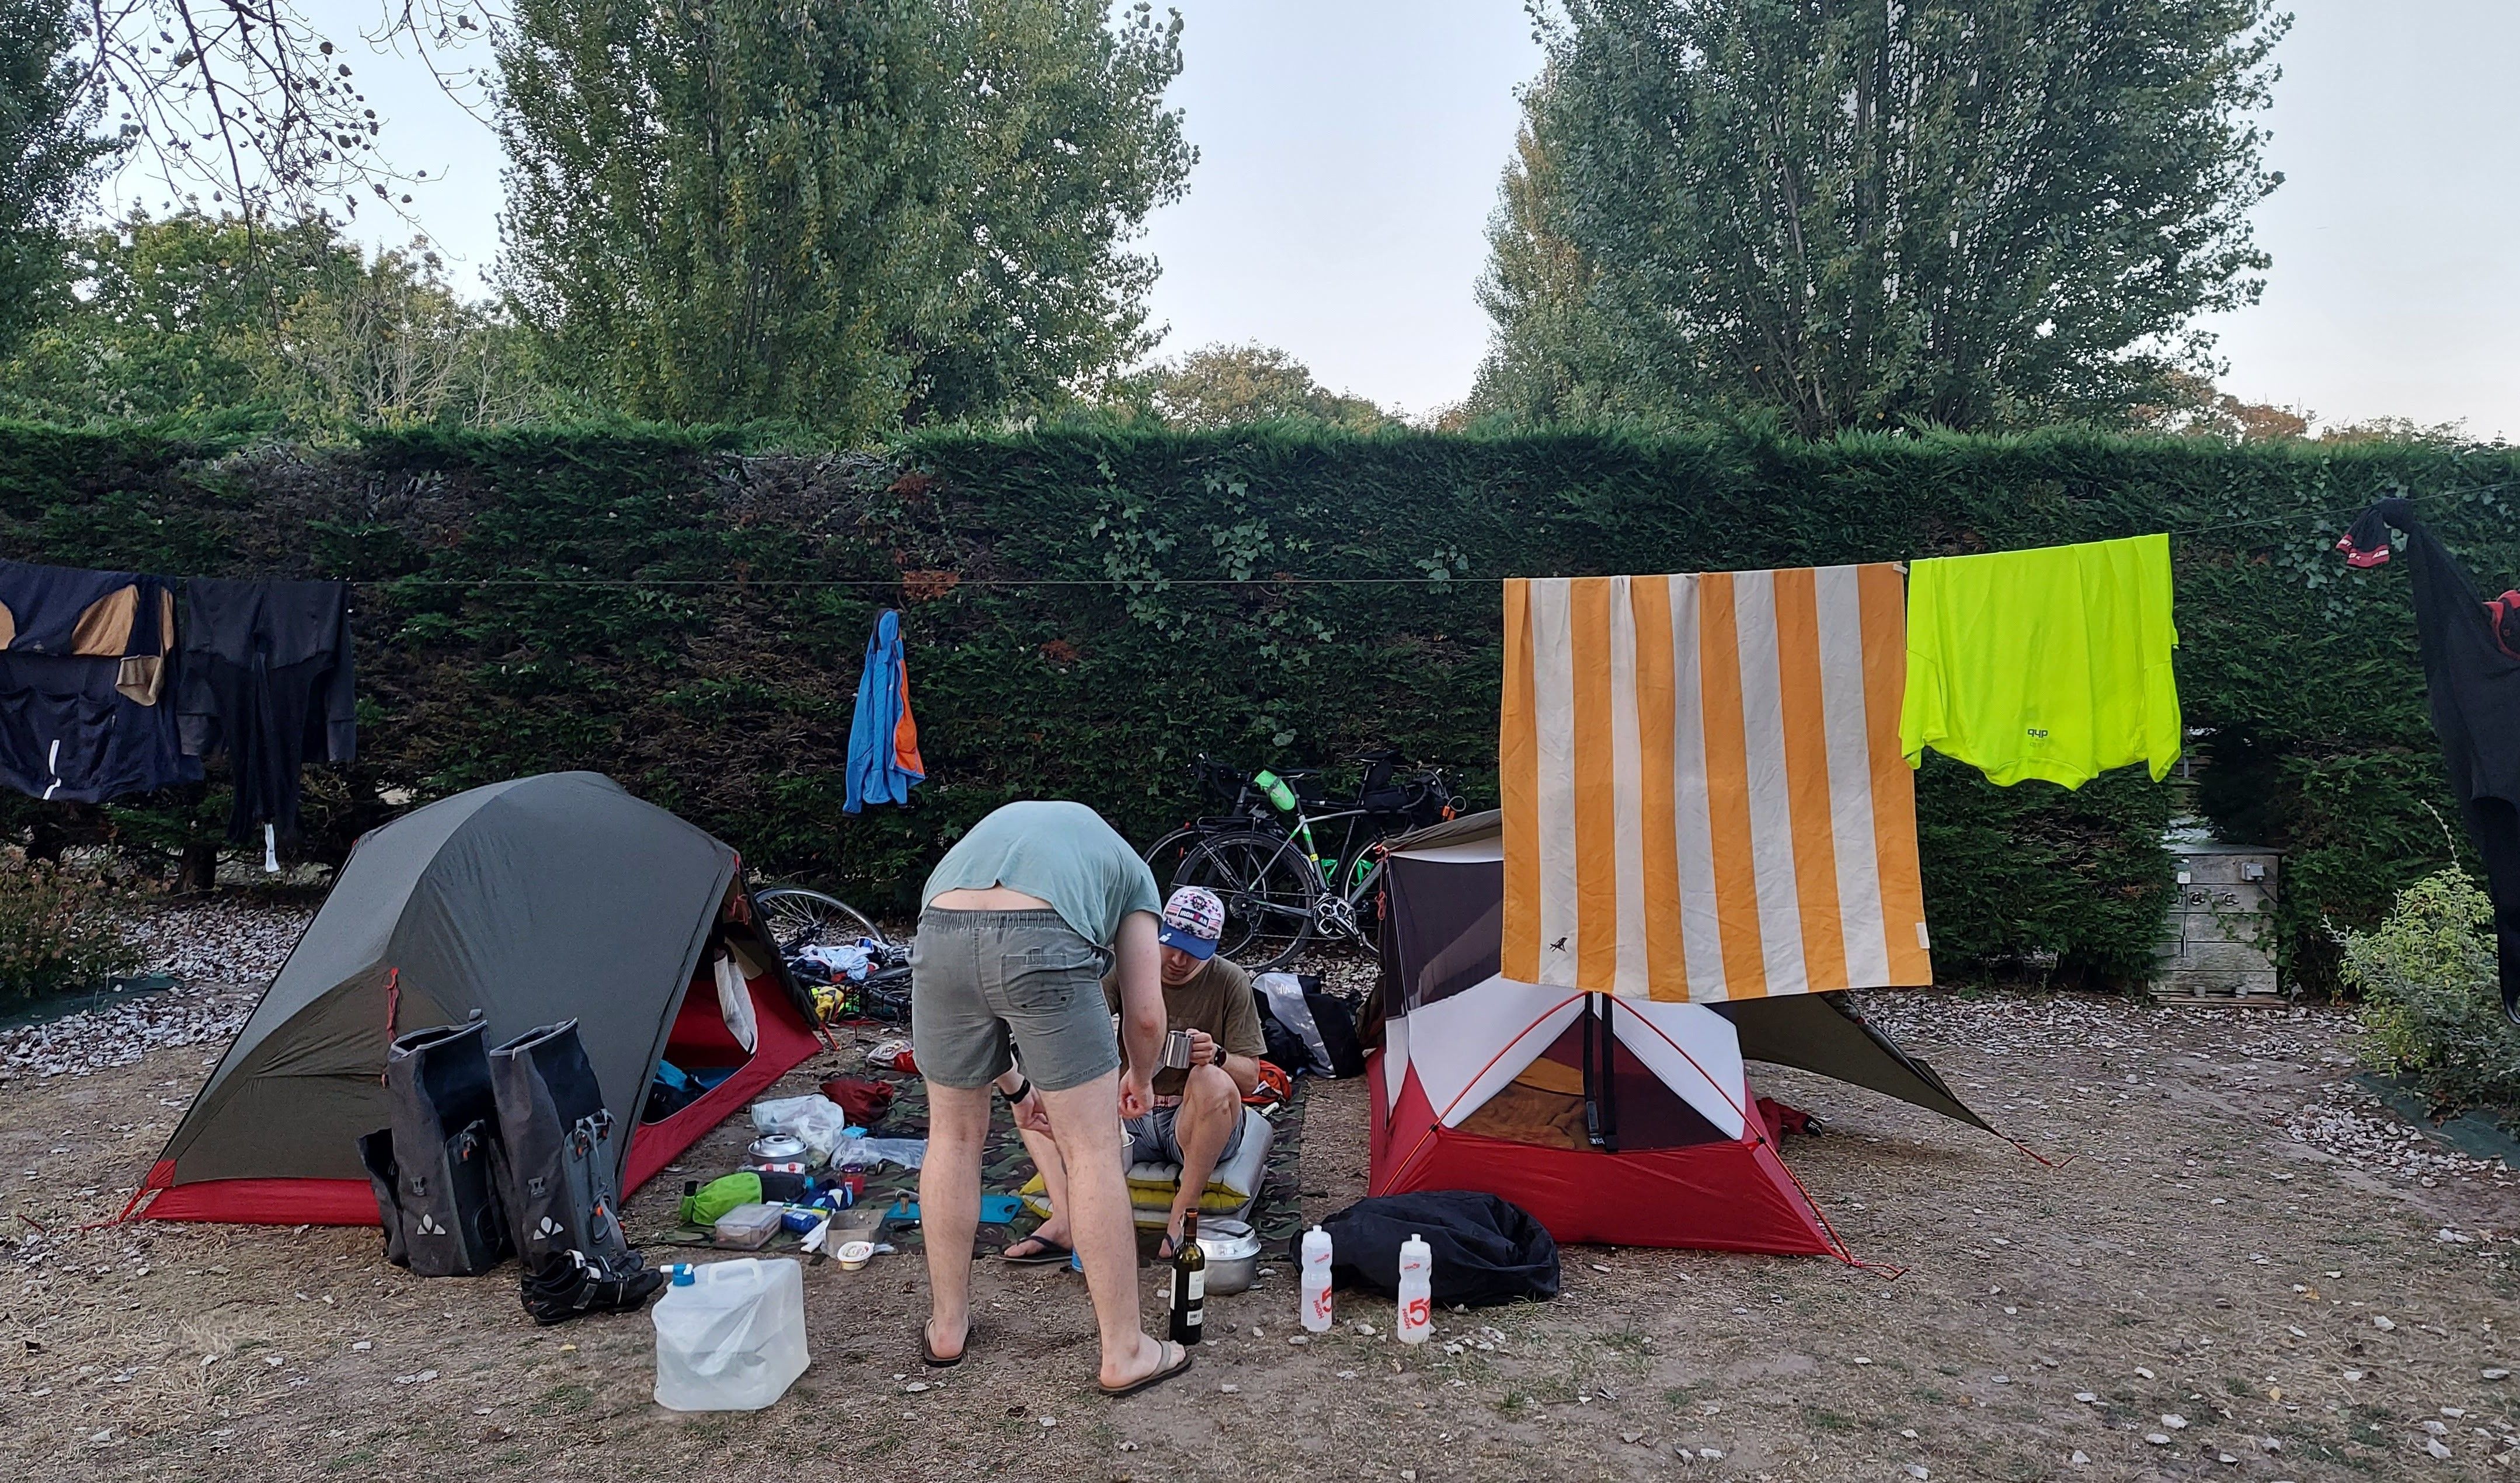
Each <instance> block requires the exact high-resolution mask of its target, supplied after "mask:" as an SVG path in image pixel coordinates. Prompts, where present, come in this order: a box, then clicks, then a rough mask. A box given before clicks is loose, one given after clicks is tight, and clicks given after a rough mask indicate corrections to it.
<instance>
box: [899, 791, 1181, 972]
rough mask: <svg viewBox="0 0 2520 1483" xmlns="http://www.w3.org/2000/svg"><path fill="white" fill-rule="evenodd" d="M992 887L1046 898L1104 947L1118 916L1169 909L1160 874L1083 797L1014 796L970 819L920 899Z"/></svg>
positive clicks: (1115, 934)
mask: <svg viewBox="0 0 2520 1483" xmlns="http://www.w3.org/2000/svg"><path fill="white" fill-rule="evenodd" d="M991 886H1004V887H1006V888H1007V889H1008V890H1011V891H1021V892H1023V893H1024V894H1025V895H1027V896H1038V897H1040V898H1041V899H1042V900H1044V901H1047V902H1049V903H1050V905H1051V909H1052V910H1053V911H1055V912H1057V913H1058V916H1059V920H1060V921H1064V922H1066V923H1067V924H1068V925H1069V926H1071V927H1074V928H1075V929H1076V935H1077V936H1079V937H1082V938H1084V939H1085V940H1086V941H1088V942H1090V943H1092V944H1094V945H1095V946H1096V947H1099V948H1102V949H1103V950H1104V951H1106V952H1107V951H1109V950H1110V949H1111V948H1112V947H1113V946H1114V945H1116V944H1117V943H1118V942H1119V940H1120V919H1121V918H1123V917H1126V916H1128V915H1129V914H1130V913H1131V912H1145V913H1146V914H1148V916H1150V917H1151V916H1154V915H1156V914H1157V913H1160V912H1161V911H1162V910H1163V908H1164V902H1163V898H1162V897H1161V896H1158V895H1156V894H1155V873H1154V872H1152V871H1150V870H1148V869H1147V862H1145V861H1144V860H1141V859H1139V858H1138V852H1137V851H1136V850H1133V849H1131V848H1129V841H1128V840H1126V839H1123V838H1121V837H1120V835H1119V833H1118V831H1115V830H1113V829H1112V828H1111V826H1109V825H1107V824H1105V823H1103V822H1102V815H1101V814H1098V813H1096V812H1094V810H1092V809H1090V808H1087V807H1086V806H1085V805H1084V804H1082V803H1055V802H1050V801H1047V800H1039V799H1035V800H1027V801H1025V802H1021V803H1010V804H1008V805H1006V806H1005V807H1003V808H1001V809H998V810H997V811H996V812H994V813H992V814H990V815H989V816H988V817H987V818H985V819H983V820H981V821H980V822H979V823H977V824H974V825H972V826H971V831H970V832H969V833H967V834H965V835H964V836H963V837H962V838H961V839H959V840H957V841H955V844H954V847H953V848H952V849H950V850H947V851H946V852H945V858H944V859H942V860H939V861H937V862H936V869H935V870H933V871H931V872H929V873H928V876H927V884H926V885H925V886H924V887H923V888H922V889H921V891H920V893H919V904H920V906H921V907H922V909H923V908H924V907H925V906H926V905H927V903H929V902H931V901H933V900H935V899H936V898H937V897H939V896H941V895H943V894H945V893H946V892H947V891H984V890H987V889H988V888H989V887H991Z"/></svg>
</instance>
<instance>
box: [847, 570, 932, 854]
mask: <svg viewBox="0 0 2520 1483" xmlns="http://www.w3.org/2000/svg"><path fill="white" fill-rule="evenodd" d="M926 776H927V764H926V763H924V762H922V761H921V760H919V723H918V721H917V720H915V719H914V718H913V717H912V716H911V714H910V667H909V666H908V665H907V664H905V663H903V662H902V657H901V614H899V613H897V612H894V611H893V610H892V609H891V608H889V607H887V608H885V609H884V611H883V615H882V616H881V617H878V618H877V619H876V620H875V633H874V635H873V636H872V637H870V638H869V639H868V640H867V652H866V673H865V674H863V675H861V676H859V677H858V708H857V714H856V715H855V716H854V717H852V718H851V719H850V721H849V771H848V786H849V795H848V801H847V802H845V803H843V804H842V805H841V806H840V807H841V811H842V812H844V813H851V814H854V813H857V812H859V811H860V810H862V809H864V808H865V807H866V806H867V805H868V804H870V803H908V802H909V801H910V790H911V789H912V788H914V787H916V786H919V784H920V783H921V782H922V780H923V779H925V778H926Z"/></svg>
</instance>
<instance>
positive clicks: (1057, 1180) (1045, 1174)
mask: <svg viewBox="0 0 2520 1483" xmlns="http://www.w3.org/2000/svg"><path fill="white" fill-rule="evenodd" d="M1015 1131H1016V1132H1018V1133H1020V1134H1022V1135H1023V1143H1024V1150H1025V1151H1026V1152H1028V1153H1030V1154H1031V1155H1032V1166H1033V1167H1034V1168H1036V1169H1038V1170H1040V1171H1041V1185H1042V1191H1043V1192H1044V1193H1045V1194H1047V1195H1049V1196H1050V1219H1048V1220H1046V1221H1043V1222H1042V1223H1041V1224H1040V1225H1038V1226H1036V1227H1034V1228H1033V1230H1032V1234H1031V1235H1030V1236H1026V1237H1024V1238H1023V1239H1024V1240H1035V1241H1043V1242H1046V1243H1048V1244H1050V1245H1053V1246H1074V1245H1075V1244H1076V1242H1075V1241H1073V1240H1071V1239H1069V1236H1068V1232H1069V1227H1068V1224H1067V1161H1066V1160H1064V1159H1062V1158H1060V1157H1059V1156H1058V1141H1057V1139H1054V1138H1052V1137H1051V1136H1050V1135H1049V1134H1047V1133H1035V1132H1033V1131H1032V1130H1031V1129H1029V1128H1018V1129H1016V1130H1015ZM1022 1244H1023V1241H1022V1240H1018V1241H1010V1242H1009V1243H1008V1249H1009V1250H1012V1249H1013V1248H1014V1247H1016V1246H1020V1245H1022Z"/></svg>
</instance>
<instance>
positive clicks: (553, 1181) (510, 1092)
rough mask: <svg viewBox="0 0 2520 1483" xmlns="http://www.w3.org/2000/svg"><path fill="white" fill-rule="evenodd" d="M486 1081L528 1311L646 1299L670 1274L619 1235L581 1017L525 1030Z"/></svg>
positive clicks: (613, 1176)
mask: <svg viewBox="0 0 2520 1483" xmlns="http://www.w3.org/2000/svg"><path fill="white" fill-rule="evenodd" d="M490 1079H491V1085H492V1088H493V1090H494V1091H495V1093H496V1095H497V1098H498V1107H499V1141H500V1153H501V1162H502V1165H503V1169H502V1179H501V1190H502V1192H503V1194H504V1196H505V1198H506V1203H507V1207H508V1214H509V1218H510V1220H511V1221H512V1222H513V1223H514V1229H515V1233H516V1243H517V1257H518V1258H519V1259H520V1260H521V1261H522V1263H523V1265H524V1273H523V1276H522V1278H521V1279H520V1283H519V1285H520V1288H521V1291H522V1295H523V1301H524V1305H525V1311H526V1312H527V1313H529V1314H531V1315H533V1319H534V1322H535V1323H537V1324H544V1325H550V1324H558V1323H561V1322H562V1321H564V1320H567V1319H572V1318H576V1317H578V1316H580V1315H582V1314H587V1313H610V1312H618V1311H627V1310H630V1309H635V1308H637V1307H638V1306H639V1305H640V1304H642V1303H645V1302H646V1301H647V1300H648V1297H649V1295H650V1294H651V1293H652V1292H654V1291H655V1290H656V1289H657V1288H658V1287H659V1286H661V1285H663V1283H664V1274H663V1273H661V1272H658V1271H655V1270H653V1269H651V1268H649V1267H647V1266H646V1264H645V1263H644V1262H643V1261H642V1259H641V1257H640V1255H639V1253H638V1252H636V1251H633V1250H631V1249H630V1243H629V1240H628V1238H627V1237H626V1236H623V1235H622V1232H621V1188H620V1180H619V1176H618V1174H617V1172H616V1171H617V1168H618V1166H619V1163H620V1159H619V1157H618V1156H617V1155H616V1153H615V1152H614V1146H613V1142H612V1139H613V1128H614V1125H613V1119H612V1114H611V1112H610V1111H608V1110H607V1108H606V1107H605V1105H604V1088H603V1087H602V1085H601V1084H600V1083H598V1082H597V1080H596V1076H595V1067H594V1065H593V1063H592V1062H590V1061H589V1060H588V1059H587V1057H586V1050H585V1047H584V1046H582V1045H581V1044H579V1042H578V1038H577V1021H576V1020H574V1019H563V1020H562V1021H561V1022H560V1023H558V1024H552V1025H544V1026H542V1027H541V1028H539V1029H534V1030H528V1031H526V1032H525V1033H524V1034H522V1035H519V1036H517V1038H516V1039H514V1040H512V1041H509V1042H508V1043H507V1044H506V1045H503V1046H499V1047H497V1048H496V1049H494V1050H492V1051H491V1052H490Z"/></svg>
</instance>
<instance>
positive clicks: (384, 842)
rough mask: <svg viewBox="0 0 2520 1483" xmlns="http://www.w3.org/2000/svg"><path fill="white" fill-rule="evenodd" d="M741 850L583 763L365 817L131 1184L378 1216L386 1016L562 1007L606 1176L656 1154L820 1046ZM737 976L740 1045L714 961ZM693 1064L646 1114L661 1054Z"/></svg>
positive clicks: (264, 1205)
mask: <svg viewBox="0 0 2520 1483" xmlns="http://www.w3.org/2000/svg"><path fill="white" fill-rule="evenodd" d="M755 920H756V917H755V914H754V913H753V911H752V909H751V898H750V896H749V894H748V892H747V891H746V889H745V888H744V885H743V880H742V865H741V862H740V861H739V860H738V859H737V856H736V853H735V851H734V850H732V849H729V848H728V847H727V846H726V845H724V844H722V843H720V842H718V841H717V840H716V839H714V838H712V837H710V836H709V835H708V834H707V833H705V832H703V831H700V830H698V829H696V828H694V827H693V826H691V825H690V824H687V823H685V822H684V821H682V820H681V819H678V818H676V817H674V815H672V814H671V813H668V812H666V811H665V810H664V809H661V808H658V807H656V806H655V805H654V804H652V803H646V802H642V801H641V800H639V799H637V798H634V797H632V796H631V795H630V794H629V792H627V791H626V790H625V789H623V788H622V786H620V785H619V784H617V783H615V782H613V781H612V780H611V779H609V778H607V777H604V776H602V775H601V774H597V773H546V774H542V775H540V776H536V777H530V778H519V779H517V780H515V781H513V782H508V783H497V784H492V785H490V786H485V787H476V788H473V789H472V790H470V791H468V792H463V793H458V794H456V795H455V796H453V797H451V798H445V799H441V800H439V801H438V802H435V803H431V804H429V805H427V807H425V808H421V809H417V810H414V811H413V812H412V813H410V814H407V815H405V816H404V817H402V818H401V819H398V820H396V821H394V822H393V823H391V824H388V825H385V826H383V827H382V828H381V829H378V830H376V831H372V832H370V833H369V834H367V835H366V836H365V837H363V838H362V839H361V840H360V841H359V843H358V845H357V847H356V848H355V849H353V850H352V852H351V854H350V858H349V860H348V862H347V863H346V864H344V865H343V866H342V867H341V872H340V876H339V877H338V878H337V881H336V882H335V884H334V887H333V891H332V894H331V895H330V896H328V897H327V898H326V899H325V902H324V905H323V908H322V910H320V911H319V912H317V913H316V916H315V920H314V921H313V922H311V923H310V924H309V925H308V926H307V928H306V932H305V935H304V936H302V937H300V938H299V939H298V942H297V946H296V948H295V949H294V950H293V951H292V952H291V954H290V955H289V961H288V962H287V963H286V964H285V965H283V966H282V967H281V970H280V973H279V976H278V977H276V978H274V979H273V980H272V982H271V986H270V987H269V988H268V989H266V990H264V992H263V996H262V1002H261V1003H260V1004H258V1005H256V1006H255V1007H254V1011H253V1013H252V1014H251V1016H250V1017H248V1019H247V1021H246V1024H245V1028H244V1029H243V1030H242V1031H240V1032H239V1033H238V1035H237V1038H236V1041H235V1043H234V1044H233V1045H231V1046H229V1047H228V1051H227V1054H226V1056H222V1057H221V1058H220V1060H219V1064H218V1068H217V1069H216V1070H215V1071H213V1072H211V1074H210V1079H209V1081H208V1082H207V1083H206V1084H205V1085H203V1088H202V1091H201V1094H200V1095H199V1096H197V1097H196V1098H194V1100H193V1105H192V1107H191V1109H190V1110H189V1111H187V1112H186V1113H185V1114H184V1120H183V1121H182V1122H181V1123H180V1124H178V1125H177V1126H176V1129H175V1133H174V1136H173V1137H172V1138H170V1139H169V1140H167V1143H166V1147H165V1151H164V1152H163V1153H161V1154H160V1155H159V1156H158V1162H157V1165H156V1166H155V1167H154V1168H152V1169H151V1170H150V1173H149V1178H148V1181H147V1183H146V1184H144V1185H143V1187H142V1189H141V1191H140V1193H139V1195H138V1196H136V1197H135V1199H134V1201H133V1206H134V1208H135V1209H136V1210H138V1212H139V1213H141V1214H143V1215H146V1216H147V1217H149V1218H152V1219H157V1220H195V1221H243V1222H268V1223H275V1224H279V1223H286V1224H291V1225H296V1224H319V1225H375V1224H377V1221H378V1214H377V1203H376V1196H375V1193H374V1191H373V1189H372V1187H371V1186H370V1184H369V1181H368V1175H367V1172H366V1170H365V1168H364V1167H363V1166H362V1164H361V1163H360V1161H359V1151H358V1139H359V1137H360V1135H362V1134H364V1133H368V1132H371V1131H373V1130H375V1129H378V1128H382V1127H383V1126H384V1125H385V1123H386V1121H387V1107H386V1100H385V1092H384V1088H383V1086H382V1071H383V1068H384V1061H385V1048H386V1046H387V1045H388V1044H389V1043H390V1042H391V1041H392V1039H393V1038H394V1036H396V1035H398V1034H400V1033H402V1032H404V1031H407V1030H415V1029H421V1028H425V1027H427V1026H430V1025H438V1024H457V1023H461V1022H463V1021H464V1020H465V1019H467V1018H468V1017H470V1016H471V1015H472V1014H473V1013H475V1012H478V1013H479V1014H481V1015H482V1017H483V1018H484V1019H485V1020H487V1022H488V1038H489V1039H490V1040H491V1041H494V1042H496V1041H504V1040H507V1039H510V1038H512V1037H514V1036H517V1035H521V1034H523V1033H524V1032H525V1031H527V1030H530V1029H533V1028H534V1027H536V1026H538V1025H544V1024H550V1023H552V1022H554V1021H557V1020H562V1019H569V1018H575V1019H576V1020H577V1021H578V1032H579V1035H580V1038H581V1039H582V1040H583V1042H584V1045H585V1048H586V1054H587V1056H588V1058H589V1059H590V1060H591V1061H592V1062H593V1063H594V1066H595V1070H596V1074H597V1078H598V1080H599V1081H600V1082H601V1083H602V1084H603V1090H604V1100H605V1103H606V1105H607V1106H608V1107H609V1108H610V1109H611V1110H612V1113H613V1115H614V1116H615V1117H616V1118H618V1119H619V1120H620V1121H621V1122H622V1123H624V1124H627V1125H630V1126H631V1128H632V1131H631V1134H630V1136H629V1138H628V1139H626V1140H624V1141H623V1143H622V1149H623V1151H622V1154H621V1155H620V1156H621V1158H622V1162H623V1165H624V1167H623V1168H622V1169H621V1170H619V1171H617V1172H618V1174H619V1177H620V1188H621V1190H622V1191H624V1192H625V1193H626V1192H628V1191H630V1190H633V1189H635V1188H637V1187H638V1185H639V1184H640V1183H641V1182H643V1181H644V1180H646V1179H647V1178H648V1177H649V1176H651V1175H652V1174H654V1173H655V1172H656V1171H657V1170H659V1169H661V1168H663V1167H664V1166H665V1164H666V1163H668V1162H669V1161H671V1160H672V1158H673V1157H674V1155H676V1154H677V1153H680V1152H681V1151H682V1150H683V1149H684V1148H686V1147H688V1146H691V1144H692V1142H693V1141H694V1140H696V1139H697V1138H698V1137H699V1136H700V1135H701V1134H702V1133H705V1132H707V1131H708V1130H709V1129H710V1128H711V1127H714V1126H715V1125H716V1124H717V1123H719V1122H720V1121H723V1120H724V1119H725V1118H726V1117H727V1116H728V1115H730V1114H731V1113H733V1112H735V1111H737V1110H739V1109H741V1108H742V1106H743V1105H744V1104H745V1103H746V1102H747V1101H750V1100H751V1098H752V1097H753V1095H754V1094H756V1093H758V1092H760V1091H761V1090H763V1089H764V1088H766V1087H768V1086H769V1085H770V1084H771V1083H772V1082H775V1081H777V1080H778V1079H779V1078H780V1077H781V1076H783V1075H785V1074H786V1073H787V1071H789V1070H790V1069H792V1068H794V1067H795V1066H796V1065H797V1064H798V1063H799V1062H801V1061H803V1060H804V1059H806V1058H807V1057H808V1056H812V1055H813V1054H814V1052H815V1050H816V1048H817V1043H816V1041H815V1039H814V1036H813V1032H812V1030H811V1029H810V1028H809V1025H810V1020H809V1019H808V1018H807V1017H806V1014H805V1012H804V1011H802V1010H801V1009H800V1002H801V1001H800V997H799V995H798V993H797V991H796V989H795V986H794V984H793V983H792V982H791V981H790V980H789V979H788V977H787V968H786V966H785V965H784V964H782V963H781V961H780V957H779V954H778V952H777V950H776V949H775V948H774V947H772V946H771V945H770V944H769V943H768V942H767V940H766V939H765V938H764V936H763V935H762V934H761V933H759V932H758V931H757V930H756V929H755V928H754V927H753V925H752V923H753V921H755ZM718 947H724V948H725V949H727V950H728V951H729V952H731V953H732V954H733V955H734V958H735V961H736V963H737V964H738V966H739V967H740V968H741V970H742V973H743V974H744V976H745V978H746V980H747V983H746V989H747V991H748V993H749V994H750V997H751V1007H752V1017H753V1020H754V1023H755V1026H756V1034H755V1042H754V1047H753V1049H752V1051H751V1052H750V1053H749V1054H747V1053H746V1052H745V1051H744V1050H743V1048H742V1045H741V1044H740V1043H739V1041H738V1040H737V1037H736V1034H735V1032H734V1031H732V1030H730V1029H729V1028H728V1026H727V1024H726V1020H725V1016H724V1015H723V1014H722V1013H721V1012H720V1008H719V999H718V994H717V990H716V987H715V978H714V975H713V972H712V966H713V964H714V961H715V957H716V952H715V949H716V948H718ZM667 1059H670V1060H672V1062H673V1063H674V1064H675V1065H676V1066H677V1067H678V1068H680V1069H682V1070H685V1071H689V1072H693V1073H695V1074H697V1076H699V1078H700V1079H701V1080H702V1081H703V1082H704V1083H706V1082H709V1081H711V1080H713V1081H714V1085H713V1086H712V1087H711V1089H710V1090H709V1091H708V1092H707V1093H706V1094H705V1095H703V1096H702V1097H700V1098H699V1099H698V1100H697V1101H693V1102H691V1103H689V1104H688V1105H684V1106H682V1107H681V1108H680V1109H679V1110H675V1111H672V1112H671V1113H670V1114H669V1115H666V1116H664V1117H663V1118H662V1119H661V1120H659V1121H655V1122H646V1121H642V1120H641V1119H642V1116H643V1111H644V1109H645V1108H646V1106H647V1103H648V1090H649V1086H650V1084H651V1082H652V1080H653V1078H654V1076H655V1074H656V1069H657V1064H658V1062H659V1061H662V1060H667Z"/></svg>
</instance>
